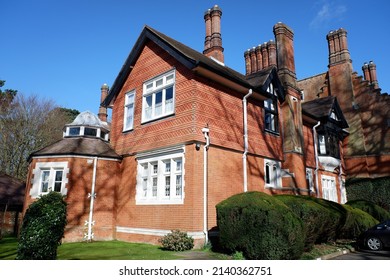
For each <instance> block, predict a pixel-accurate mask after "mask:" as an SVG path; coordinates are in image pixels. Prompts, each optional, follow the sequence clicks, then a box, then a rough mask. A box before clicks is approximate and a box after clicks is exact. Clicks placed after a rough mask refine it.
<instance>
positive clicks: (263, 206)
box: [216, 192, 305, 260]
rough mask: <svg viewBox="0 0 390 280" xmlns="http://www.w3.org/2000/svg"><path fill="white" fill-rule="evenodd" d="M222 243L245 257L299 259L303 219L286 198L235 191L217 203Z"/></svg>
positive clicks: (302, 237)
mask: <svg viewBox="0 0 390 280" xmlns="http://www.w3.org/2000/svg"><path fill="white" fill-rule="evenodd" d="M216 209H217V224H218V229H219V242H220V246H221V247H222V248H223V249H225V250H227V251H228V252H230V253H233V252H243V254H244V256H245V258H246V259H269V260H271V259H274V260H281V259H299V257H300V256H301V254H302V253H303V248H304V240H305V235H304V229H303V223H302V221H301V220H300V218H299V217H297V216H296V215H295V214H294V213H293V212H292V211H291V210H290V209H289V208H288V207H287V206H286V205H285V204H284V203H283V202H281V201H280V200H278V199H276V198H274V197H272V196H270V195H267V194H265V193H261V192H246V193H242V194H237V195H234V196H232V197H230V198H228V199H226V200H224V201H222V202H220V203H219V204H218V205H217V206H216Z"/></svg>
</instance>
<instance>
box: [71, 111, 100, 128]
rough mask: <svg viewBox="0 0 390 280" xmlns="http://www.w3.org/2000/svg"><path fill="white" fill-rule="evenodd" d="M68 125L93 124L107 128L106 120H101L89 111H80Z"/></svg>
mask: <svg viewBox="0 0 390 280" xmlns="http://www.w3.org/2000/svg"><path fill="white" fill-rule="evenodd" d="M68 126H93V127H100V128H105V129H108V125H107V123H106V122H102V121H101V120H100V119H99V118H98V116H96V115H95V114H94V113H92V112H90V111H84V112H82V113H80V114H79V115H78V116H77V117H76V118H75V119H74V121H73V122H72V123H70V124H68Z"/></svg>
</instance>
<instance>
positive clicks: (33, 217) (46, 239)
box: [16, 192, 66, 260]
mask: <svg viewBox="0 0 390 280" xmlns="http://www.w3.org/2000/svg"><path fill="white" fill-rule="evenodd" d="M65 226H66V203H65V201H64V200H63V198H62V195H61V194H59V193H57V192H50V193H49V194H47V195H44V196H42V197H40V198H39V199H38V200H36V201H35V202H33V203H32V204H31V205H30V206H29V208H28V209H27V211H26V214H25V215H24V218H23V224H22V229H21V232H20V239H19V243H18V251H17V257H16V259H19V260H54V259H56V257H57V247H58V245H59V244H60V242H61V239H62V237H63V236H64V231H65Z"/></svg>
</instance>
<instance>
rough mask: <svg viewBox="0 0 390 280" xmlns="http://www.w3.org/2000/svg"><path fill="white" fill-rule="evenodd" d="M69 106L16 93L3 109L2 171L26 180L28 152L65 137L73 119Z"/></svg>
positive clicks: (0, 119)
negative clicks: (67, 127)
mask: <svg viewBox="0 0 390 280" xmlns="http://www.w3.org/2000/svg"><path fill="white" fill-rule="evenodd" d="M67 110H68V109H63V108H58V107H56V106H55V104H54V102H53V101H51V100H42V99H40V98H38V97H37V96H35V95H32V96H28V97H26V96H24V95H23V94H20V93H18V94H16V96H15V97H14V98H13V100H12V102H11V103H10V104H9V106H8V107H7V108H5V109H3V110H2V111H0V171H1V172H4V173H7V174H9V175H11V176H13V177H16V178H18V179H20V180H25V179H26V175H27V168H28V162H27V158H28V156H29V155H30V154H31V153H32V152H34V151H36V150H39V149H41V148H43V147H45V146H47V145H49V144H51V143H53V142H55V141H58V140H60V139H61V138H62V129H63V127H64V124H66V123H69V122H71V121H72V120H71V119H70V117H69V113H68V111H67Z"/></svg>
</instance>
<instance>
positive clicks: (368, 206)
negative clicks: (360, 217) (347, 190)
mask: <svg viewBox="0 0 390 280" xmlns="http://www.w3.org/2000/svg"><path fill="white" fill-rule="evenodd" d="M346 204H347V205H350V206H352V207H354V208H359V209H360V210H363V211H364V212H367V213H368V214H370V215H371V216H373V217H374V218H375V219H377V220H378V221H379V222H383V221H385V220H387V219H390V212H389V211H386V209H384V208H382V207H380V206H379V205H376V204H375V203H372V202H371V201H368V200H364V199H358V200H351V201H348V202H347V203H346Z"/></svg>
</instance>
